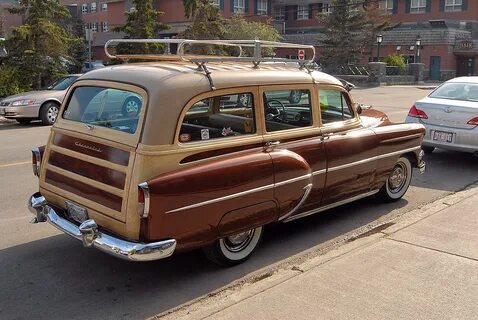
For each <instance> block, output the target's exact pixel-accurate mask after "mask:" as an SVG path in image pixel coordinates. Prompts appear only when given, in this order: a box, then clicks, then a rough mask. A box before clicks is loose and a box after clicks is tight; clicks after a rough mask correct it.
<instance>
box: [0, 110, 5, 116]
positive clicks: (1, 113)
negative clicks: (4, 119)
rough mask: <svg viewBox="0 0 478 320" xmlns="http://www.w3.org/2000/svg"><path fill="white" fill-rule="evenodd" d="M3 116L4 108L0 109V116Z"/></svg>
mask: <svg viewBox="0 0 478 320" xmlns="http://www.w3.org/2000/svg"><path fill="white" fill-rule="evenodd" d="M4 114H5V108H0V116H1V115H4Z"/></svg>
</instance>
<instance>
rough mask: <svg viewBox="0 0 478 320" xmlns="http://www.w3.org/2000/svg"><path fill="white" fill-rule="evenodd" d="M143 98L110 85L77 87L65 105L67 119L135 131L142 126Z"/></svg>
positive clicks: (64, 114) (130, 131) (122, 130)
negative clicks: (109, 86)
mask: <svg viewBox="0 0 478 320" xmlns="http://www.w3.org/2000/svg"><path fill="white" fill-rule="evenodd" d="M142 107H143V97H142V96H141V95H139V94H137V93H134V92H131V91H126V90H121V89H112V88H106V87H92V86H91V87H90V86H85V87H77V88H76V89H75V91H74V92H73V94H72V95H71V98H70V100H69V102H68V105H67V106H66V107H65V111H64V112H63V118H64V119H66V120H71V121H77V122H82V123H85V124H89V125H93V126H99V127H105V128H110V129H113V130H118V131H121V132H126V133H130V134H133V133H135V132H136V129H137V127H138V121H139V116H140V113H141V110H142Z"/></svg>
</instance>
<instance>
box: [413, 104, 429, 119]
mask: <svg viewBox="0 0 478 320" xmlns="http://www.w3.org/2000/svg"><path fill="white" fill-rule="evenodd" d="M408 115H409V116H410V117H414V118H420V119H428V116H427V114H426V113H425V111H423V110H420V109H417V107H415V105H413V106H412V107H411V108H410V111H408Z"/></svg>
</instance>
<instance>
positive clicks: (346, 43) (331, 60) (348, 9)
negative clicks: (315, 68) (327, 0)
mask: <svg viewBox="0 0 478 320" xmlns="http://www.w3.org/2000/svg"><path fill="white" fill-rule="evenodd" d="M361 3H363V1H361V2H360V4H358V2H357V1H353V0H333V1H332V12H331V13H329V14H320V15H319V17H318V19H319V21H320V22H321V23H322V25H323V26H324V35H325V39H323V40H321V43H322V45H323V56H322V58H321V62H322V64H323V65H324V67H326V68H327V69H328V70H329V71H331V72H335V71H336V69H337V68H338V67H340V66H343V65H346V64H349V63H357V62H358V61H359V60H360V57H361V53H362V51H363V39H364V37H363V34H362V32H361V31H362V30H363V28H364V26H365V24H366V21H365V16H364V11H363V9H362V8H361V7H362V5H361Z"/></svg>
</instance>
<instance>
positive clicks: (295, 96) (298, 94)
mask: <svg viewBox="0 0 478 320" xmlns="http://www.w3.org/2000/svg"><path fill="white" fill-rule="evenodd" d="M300 98H302V91H300V90H291V92H290V95H289V102H290V103H299V102H300Z"/></svg>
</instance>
